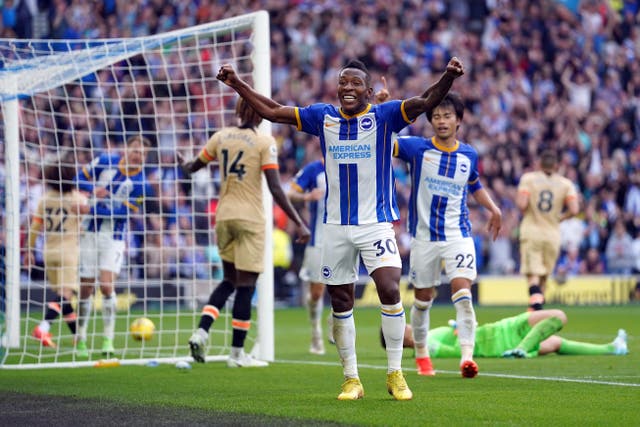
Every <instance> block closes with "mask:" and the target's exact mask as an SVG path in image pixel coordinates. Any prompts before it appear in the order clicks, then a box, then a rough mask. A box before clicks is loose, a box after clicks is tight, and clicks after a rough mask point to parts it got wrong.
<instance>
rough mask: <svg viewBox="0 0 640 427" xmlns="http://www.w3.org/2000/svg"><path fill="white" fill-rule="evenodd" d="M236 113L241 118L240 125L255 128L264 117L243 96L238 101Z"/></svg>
mask: <svg viewBox="0 0 640 427" xmlns="http://www.w3.org/2000/svg"><path fill="white" fill-rule="evenodd" d="M236 115H237V116H238V118H239V119H240V127H241V128H245V129H246V128H248V129H254V128H257V127H258V125H260V123H262V117H260V115H259V114H258V113H257V112H256V110H254V109H253V107H252V106H251V105H249V103H248V102H247V101H245V100H244V99H243V98H238V102H236Z"/></svg>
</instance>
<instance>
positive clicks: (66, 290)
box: [27, 163, 89, 347]
mask: <svg viewBox="0 0 640 427" xmlns="http://www.w3.org/2000/svg"><path fill="white" fill-rule="evenodd" d="M75 176H76V169H75V167H74V166H73V165H72V164H64V163H61V164H54V165H48V166H46V167H45V169H44V178H45V183H46V185H47V187H48V189H47V191H46V192H45V194H44V195H43V196H42V198H41V199H40V202H38V207H37V209H36V212H35V214H34V216H33V220H32V222H31V228H30V229H29V246H28V247H29V252H28V255H27V256H28V259H27V264H28V265H30V266H33V265H34V260H35V256H34V250H35V247H36V239H37V238H38V236H40V235H44V239H45V242H44V266H45V271H46V275H47V279H48V282H49V286H50V287H51V289H53V290H54V291H55V293H56V294H57V296H56V298H55V299H53V300H52V301H50V302H49V303H47V311H46V312H45V316H44V319H43V320H42V321H41V322H40V324H39V325H37V326H36V327H35V328H34V329H33V332H32V335H33V336H34V337H35V338H37V339H39V340H40V342H42V345H44V346H46V347H56V344H55V342H54V341H53V339H52V336H51V332H49V330H50V327H51V321H53V320H55V319H56V318H57V317H58V316H59V315H60V314H62V316H63V318H64V321H65V322H66V323H67V325H68V326H69V329H70V330H71V333H72V334H74V335H75V333H76V313H75V311H74V310H73V306H72V305H71V304H72V301H73V297H74V296H75V295H76V293H77V291H78V256H79V246H78V241H79V238H80V232H81V227H80V221H81V219H82V215H83V214H86V213H88V212H89V205H88V203H87V198H86V197H85V196H84V195H83V194H82V193H80V192H79V191H77V190H76V186H75V184H74V182H73V179H74V177H75Z"/></svg>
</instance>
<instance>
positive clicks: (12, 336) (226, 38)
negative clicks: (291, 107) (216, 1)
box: [0, 11, 275, 368]
mask: <svg viewBox="0 0 640 427" xmlns="http://www.w3.org/2000/svg"><path fill="white" fill-rule="evenodd" d="M269 39H270V37H269V15H268V13H267V12H266V11H260V12H255V13H251V14H247V15H242V16H237V17H233V18H229V19H224V20H220V21H215V22H211V23H208V24H203V25H198V26H195V27H190V28H185V29H181V30H176V31H171V32H167V33H162V34H157V35H152V36H145V37H136V38H128V39H101V40H19V39H0V108H1V112H2V121H1V122H0V126H2V143H3V145H4V147H2V154H3V155H4V171H0V176H1V175H4V177H2V178H0V179H1V180H2V182H0V186H2V187H3V188H1V189H2V190H4V205H5V206H4V209H3V210H2V211H0V214H2V222H1V223H0V233H2V234H4V239H3V241H4V245H5V247H6V257H5V264H6V275H5V276H6V279H5V282H6V283H4V284H0V286H4V288H5V289H4V293H0V303H1V304H0V312H2V311H4V312H2V313H0V314H2V315H3V316H2V317H0V322H2V321H3V317H4V325H2V324H1V323H0V367H1V368H31V367H48V366H85V365H93V364H94V363H96V361H97V360H99V359H101V358H102V356H101V354H100V353H99V350H100V348H99V347H100V346H99V340H100V339H101V334H102V326H101V313H100V309H99V307H100V303H101V296H100V294H99V292H98V291H97V292H96V295H94V312H93V313H92V314H91V319H90V322H89V337H88V342H89V347H90V357H89V359H88V360H87V359H84V360H83V359H81V358H78V357H77V356H76V354H75V352H74V349H73V345H74V343H73V338H74V337H73V334H72V333H71V332H70V330H69V328H67V326H66V324H65V321H64V320H63V319H62V318H61V317H59V318H58V319H56V320H54V321H52V322H51V333H52V335H53V337H54V341H56V343H57V346H56V347H55V348H52V347H43V346H42V345H41V343H40V341H39V340H37V339H35V338H33V337H32V336H31V331H32V329H33V328H34V327H35V326H36V325H38V323H39V322H40V321H41V320H42V319H43V317H44V314H45V312H46V307H47V302H48V301H49V300H50V299H51V297H52V295H53V294H52V291H51V289H49V287H48V286H47V281H46V273H47V272H46V271H45V267H44V262H43V260H42V259H41V257H42V244H41V243H38V245H39V246H38V248H37V249H36V267H35V268H32V269H31V270H28V269H27V268H25V261H24V259H25V258H24V250H25V245H26V242H25V235H26V233H27V232H28V230H29V228H30V226H31V218H32V214H33V213H34V209H35V206H36V205H37V201H38V198H39V197H40V196H41V195H42V194H43V193H44V191H45V187H44V185H43V182H44V179H43V173H44V167H45V166H46V165H47V164H51V162H53V161H56V160H55V159H59V158H60V157H61V156H62V155H63V154H64V155H70V156H71V158H73V159H74V160H75V162H76V167H77V169H78V171H80V168H81V167H82V166H84V165H86V164H87V163H88V162H89V161H91V160H93V159H94V158H97V157H98V156H99V155H100V154H101V153H104V152H109V153H115V152H119V151H121V150H122V148H123V142H124V141H125V140H126V139H127V138H128V137H129V136H132V135H134V134H144V135H145V136H147V137H149V138H150V139H151V140H152V142H153V145H154V147H153V148H152V150H151V153H150V156H149V157H148V159H147V162H146V164H145V172H146V174H147V177H148V178H149V180H150V182H151V183H152V187H153V188H154V197H153V198H154V199H155V202H156V205H157V206H158V207H159V213H158V214H156V213H155V212H143V213H141V214H131V215H130V216H129V218H128V223H129V228H130V231H129V232H128V233H127V234H126V235H127V237H126V241H127V244H126V249H125V262H124V265H123V268H122V271H121V273H120V275H119V276H118V278H117V279H116V282H115V288H116V294H117V296H118V299H117V309H118V310H117V316H116V333H115V334H116V335H115V346H116V357H118V358H119V359H120V362H121V363H122V364H129V363H146V362H148V361H150V360H155V361H160V362H162V361H165V362H174V361H176V360H183V359H184V360H188V359H189V357H188V354H189V352H188V345H187V341H188V339H189V336H190V335H191V333H192V332H193V330H194V329H195V328H197V324H198V321H199V318H200V309H201V307H202V305H203V304H205V303H206V301H207V299H208V296H209V293H210V292H211V291H212V290H213V289H214V287H215V285H217V282H218V280H219V268H215V267H216V264H215V263H216V260H217V261H218V262H219V258H216V257H215V253H216V250H215V249H216V248H215V237H214V235H213V233H211V231H212V230H213V222H212V217H213V215H214V211H213V209H214V208H215V205H216V203H215V201H216V198H217V189H218V188H219V174H218V172H217V169H216V168H215V167H212V168H208V169H207V168H205V169H204V170H201V171H199V172H198V173H196V174H194V176H193V177H192V178H191V179H189V180H187V179H184V178H182V177H181V176H179V172H178V169H179V168H177V167H176V160H175V159H176V153H180V154H181V155H182V156H183V157H184V158H186V159H188V158H192V157H194V156H195V155H197V154H198V152H199V150H200V149H201V148H202V146H203V145H204V144H205V142H206V140H207V138H208V137H209V136H210V135H211V134H212V133H213V132H215V131H216V130H218V129H220V128H222V127H225V126H230V125H235V123H236V121H235V115H234V105H235V102H234V101H235V99H237V95H236V94H235V92H234V91H233V90H231V89H230V88H228V87H226V86H225V85H224V84H222V83H221V82H219V81H217V79H216V78H215V77H216V74H217V72H218V69H219V68H220V66H221V65H222V64H224V63H227V62H228V63H233V64H234V65H235V67H236V69H237V70H238V73H239V74H240V75H241V76H242V77H243V78H245V79H247V80H248V81H250V82H252V84H253V86H254V87H255V89H256V90H257V91H258V92H260V93H261V94H263V95H265V96H269V97H270V96H271V59H270V45H269ZM260 130H261V131H263V132H267V133H269V132H270V131H271V127H270V123H268V122H266V121H264V122H263V123H262V124H261V127H260ZM2 172H3V173H2ZM263 196H264V201H265V212H266V218H267V221H266V237H267V242H266V245H265V266H266V267H267V268H265V272H264V273H263V274H262V275H261V276H260V278H259V284H258V287H257V298H256V299H255V301H256V304H255V311H256V314H255V315H254V316H253V326H252V328H251V331H250V334H249V336H248V339H247V343H246V348H247V350H248V351H251V352H252V353H253V354H254V356H256V357H258V358H260V359H262V360H267V361H272V360H274V353H275V349H274V333H273V328H274V319H273V308H274V304H273V271H272V269H271V268H269V266H272V265H273V261H272V253H271V252H272V244H271V235H272V227H273V221H272V198H271V195H270V193H269V191H268V189H267V186H266V183H263ZM158 224H160V225H158ZM40 241H41V239H39V242H40ZM149 242H153V244H151V243H149ZM38 254H40V257H38ZM38 258H40V259H38ZM212 262H213V264H212ZM218 267H219V266H218ZM96 288H97V290H99V286H96ZM3 295H4V299H5V300H4V301H2V300H1V299H2V298H3ZM76 304H77V301H75V300H74V301H73V305H74V306H76ZM76 312H77V309H76ZM230 312H231V305H230V304H228V305H227V307H226V308H225V310H223V312H221V315H220V318H219V319H218V321H217V322H216V324H214V326H213V328H212V330H211V337H210V348H209V357H208V360H224V359H225V358H226V355H227V354H228V352H229V347H230V343H231V331H232V330H231V314H230ZM142 316H145V317H149V318H151V319H152V320H153V321H154V323H155V325H156V332H155V334H154V336H153V338H152V339H151V340H150V341H143V342H137V341H134V340H133V339H132V338H131V337H130V336H129V333H128V328H129V325H130V323H131V322H132V321H133V320H134V319H135V318H137V317H142Z"/></svg>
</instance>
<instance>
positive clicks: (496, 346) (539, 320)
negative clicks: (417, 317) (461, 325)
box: [380, 310, 628, 358]
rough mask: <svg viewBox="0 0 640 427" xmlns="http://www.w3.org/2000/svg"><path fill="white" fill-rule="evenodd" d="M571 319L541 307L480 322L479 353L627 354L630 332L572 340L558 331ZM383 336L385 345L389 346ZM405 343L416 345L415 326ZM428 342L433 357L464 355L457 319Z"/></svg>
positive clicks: (431, 335)
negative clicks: (601, 339) (599, 340)
mask: <svg viewBox="0 0 640 427" xmlns="http://www.w3.org/2000/svg"><path fill="white" fill-rule="evenodd" d="M566 323H567V315H566V314H565V313H564V312H563V311H562V310H539V311H533V312H525V313H522V314H519V315H517V316H513V317H506V318H504V319H500V320H498V321H497V322H492V323H487V324H484V325H480V326H478V327H477V329H476V344H475V349H474V352H473V355H474V356H476V357H506V358H514V357H515V358H524V357H535V356H543V355H545V354H550V353H558V354H569V355H605V354H615V355H624V354H627V352H628V350H627V333H626V332H625V331H624V329H620V330H619V331H618V335H617V337H616V338H615V339H614V340H613V341H612V342H610V343H608V344H591V343H586V342H579V341H572V340H568V339H566V338H562V337H559V336H557V335H555V334H556V333H557V332H558V331H560V330H561V329H562V327H563V326H564V325H565V324H566ZM380 338H381V342H382V346H383V347H384V346H385V342H384V339H382V336H381V337H380ZM404 346H405V347H409V348H413V347H414V342H413V337H412V333H411V327H410V326H407V328H406V329H405V334H404ZM427 346H428V348H429V353H430V356H431V357H434V358H435V357H460V344H459V343H458V336H457V331H456V325H455V321H453V320H450V321H449V325H448V326H441V327H438V328H435V329H431V330H429V333H428V334H427Z"/></svg>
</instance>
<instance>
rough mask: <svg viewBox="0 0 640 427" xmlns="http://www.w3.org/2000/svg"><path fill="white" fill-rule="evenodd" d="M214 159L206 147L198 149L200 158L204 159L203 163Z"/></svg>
mask: <svg viewBox="0 0 640 427" xmlns="http://www.w3.org/2000/svg"><path fill="white" fill-rule="evenodd" d="M214 159H215V157H213V156H212V155H211V154H209V152H208V151H207V149H206V148H203V149H202V151H200V160H202V161H204V162H205V163H208V162H210V161H212V160H214Z"/></svg>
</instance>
